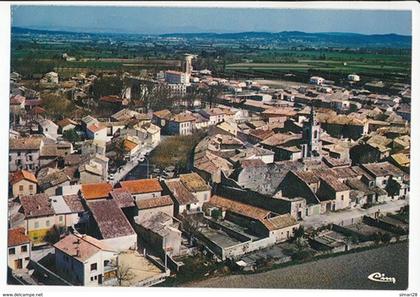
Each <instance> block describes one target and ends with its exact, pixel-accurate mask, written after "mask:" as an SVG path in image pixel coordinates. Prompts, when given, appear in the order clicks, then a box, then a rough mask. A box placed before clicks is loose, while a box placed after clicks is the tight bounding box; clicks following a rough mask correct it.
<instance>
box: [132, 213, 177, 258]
mask: <svg viewBox="0 0 420 297" xmlns="http://www.w3.org/2000/svg"><path fill="white" fill-rule="evenodd" d="M178 228H179V222H178V221H176V220H174V218H173V217H172V216H171V215H169V214H167V213H164V212H157V213H155V214H153V215H152V216H150V217H149V218H148V219H143V220H141V219H140V217H138V218H136V224H135V229H136V231H137V233H138V234H139V237H140V239H141V240H142V241H144V242H146V243H147V244H148V246H150V248H152V249H153V251H154V252H155V253H157V254H159V255H160V256H164V255H165V253H166V254H168V255H169V256H178V255H180V251H181V242H182V237H181V231H180V230H179V229H178Z"/></svg>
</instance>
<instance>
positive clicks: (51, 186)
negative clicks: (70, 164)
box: [38, 168, 70, 196]
mask: <svg viewBox="0 0 420 297" xmlns="http://www.w3.org/2000/svg"><path fill="white" fill-rule="evenodd" d="M68 185H70V177H69V176H68V175H67V174H66V173H65V171H64V170H57V169H51V168H45V174H44V169H43V170H42V171H40V172H38V186H39V190H40V191H41V192H43V193H45V194H47V195H48V196H52V195H57V194H60V193H59V189H60V188H61V187H63V186H68Z"/></svg>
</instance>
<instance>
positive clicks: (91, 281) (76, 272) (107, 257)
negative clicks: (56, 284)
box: [54, 234, 118, 286]
mask: <svg viewBox="0 0 420 297" xmlns="http://www.w3.org/2000/svg"><path fill="white" fill-rule="evenodd" d="M54 249H55V253H54V254H55V264H56V269H57V272H58V274H59V275H60V276H61V277H63V278H64V279H66V280H67V281H69V282H71V283H72V284H74V285H80V286H98V285H102V284H103V283H104V282H106V281H108V280H110V279H114V278H115V271H116V270H117V267H116V265H115V263H116V259H117V257H118V254H117V252H115V251H114V250H112V249H111V248H109V247H108V246H107V245H106V244H104V243H103V242H101V241H99V240H97V239H95V238H93V237H91V236H88V235H77V234H69V235H67V236H66V237H64V238H63V239H61V240H60V241H59V242H57V243H56V244H54Z"/></svg>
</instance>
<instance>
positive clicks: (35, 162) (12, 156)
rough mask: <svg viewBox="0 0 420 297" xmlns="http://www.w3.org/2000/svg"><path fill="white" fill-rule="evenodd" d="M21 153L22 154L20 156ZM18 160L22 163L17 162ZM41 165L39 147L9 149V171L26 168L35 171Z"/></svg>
mask: <svg viewBox="0 0 420 297" xmlns="http://www.w3.org/2000/svg"><path fill="white" fill-rule="evenodd" d="M19 153H20V156H18V154H19ZM30 158H32V160H30ZM18 160H20V165H18V164H17V162H18ZM39 166H40V165H39V149H38V150H21V151H9V171H16V170H19V169H25V170H29V171H33V172H34V171H36V170H38V169H39Z"/></svg>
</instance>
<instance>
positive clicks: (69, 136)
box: [63, 129, 81, 143]
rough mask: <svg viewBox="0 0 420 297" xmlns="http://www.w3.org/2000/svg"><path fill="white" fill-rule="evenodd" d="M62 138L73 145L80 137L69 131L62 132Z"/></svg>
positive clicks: (74, 131)
mask: <svg viewBox="0 0 420 297" xmlns="http://www.w3.org/2000/svg"><path fill="white" fill-rule="evenodd" d="M63 138H64V139H66V140H68V141H70V142H72V143H74V142H78V141H80V140H81V139H80V135H79V134H77V132H76V130H74V129H69V130H66V131H64V132H63Z"/></svg>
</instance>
